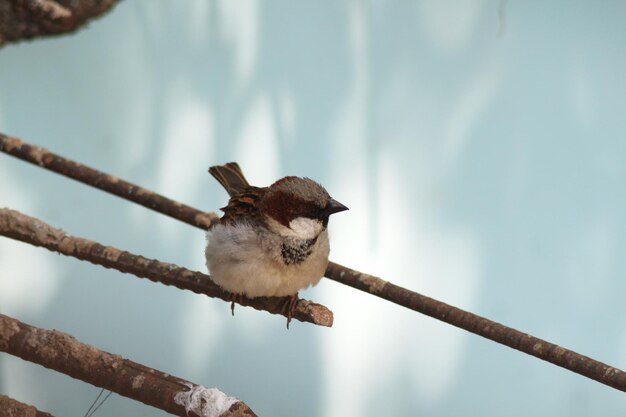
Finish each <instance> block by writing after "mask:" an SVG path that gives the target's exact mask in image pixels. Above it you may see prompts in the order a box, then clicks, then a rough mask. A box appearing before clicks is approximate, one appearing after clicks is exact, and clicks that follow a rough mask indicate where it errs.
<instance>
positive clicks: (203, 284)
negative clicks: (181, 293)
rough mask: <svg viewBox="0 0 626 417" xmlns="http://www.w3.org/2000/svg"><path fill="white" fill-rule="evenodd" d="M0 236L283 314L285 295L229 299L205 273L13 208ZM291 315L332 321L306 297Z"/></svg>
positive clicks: (3, 218) (1, 218)
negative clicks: (70, 231)
mask: <svg viewBox="0 0 626 417" xmlns="http://www.w3.org/2000/svg"><path fill="white" fill-rule="evenodd" d="M0 235H3V236H6V237H10V238H12V239H16V240H20V241H22V242H26V243H30V244H31V245H35V246H42V247H44V248H46V249H48V250H51V251H54V252H58V253H61V254H63V255H67V256H72V257H74V258H77V259H80V260H83V261H89V262H91V263H93V264H96V265H101V266H104V267H106V268H113V269H116V270H118V271H120V272H126V273H129V274H133V275H135V276H138V277H140V278H147V279H149V280H151V281H154V282H160V283H162V284H165V285H173V286H175V287H177V288H181V289H185V290H191V291H193V292H195V293H198V294H205V295H208V296H209V297H214V298H220V299H222V300H224V301H228V302H230V301H233V299H234V300H235V302H237V303H239V304H241V305H243V306H249V307H252V308H255V309H257V310H264V311H267V312H269V313H272V314H282V315H286V313H285V308H284V306H285V303H286V300H287V299H289V297H257V298H246V297H239V296H237V297H234V298H233V295H232V294H231V293H229V292H227V291H224V290H223V289H222V288H221V287H219V286H218V285H217V284H215V283H213V281H211V278H210V277H209V276H208V275H206V274H203V273H201V272H196V271H190V270H188V269H186V268H182V267H180V266H177V265H174V264H170V263H166V262H160V261H157V260H155V259H147V258H144V257H143V256H139V255H134V254H132V253H130V252H125V251H122V250H120V249H117V248H114V247H112V246H103V245H101V244H100V243H97V242H94V241H91V240H87V239H83V238H80V237H75V236H70V235H67V234H66V233H65V232H64V231H62V230H61V229H56V228H54V227H52V226H50V225H48V224H46V223H44V222H42V221H41V220H39V219H36V218H34V217H30V216H26V215H24V214H22V213H20V212H18V211H15V210H11V209H7V208H2V209H0ZM293 318H294V319H297V320H300V321H303V322H309V323H313V324H318V325H321V326H327V327H331V326H332V323H333V314H332V312H331V311H330V310H328V309H327V308H326V307H324V306H322V305H319V304H316V303H313V302H311V301H307V300H298V302H297V303H296V308H295V311H294V312H293Z"/></svg>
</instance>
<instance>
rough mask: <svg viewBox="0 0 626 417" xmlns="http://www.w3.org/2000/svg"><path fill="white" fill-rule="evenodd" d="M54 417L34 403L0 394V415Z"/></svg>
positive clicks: (2, 416) (1, 416) (3, 416)
mask: <svg viewBox="0 0 626 417" xmlns="http://www.w3.org/2000/svg"><path fill="white" fill-rule="evenodd" d="M17 416H20V417H53V415H52V414H50V413H46V412H44V411H39V410H38V409H36V408H35V407H33V406H32V405H28V404H24V403H23V402H20V401H17V400H14V399H13V398H11V397H7V396H6V395H1V394H0V417H17Z"/></svg>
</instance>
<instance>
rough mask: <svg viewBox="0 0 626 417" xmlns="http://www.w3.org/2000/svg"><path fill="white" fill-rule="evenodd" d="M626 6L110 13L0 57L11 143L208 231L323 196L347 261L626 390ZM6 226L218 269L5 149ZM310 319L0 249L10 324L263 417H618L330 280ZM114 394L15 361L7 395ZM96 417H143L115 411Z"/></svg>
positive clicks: (7, 362)
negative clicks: (155, 200)
mask: <svg viewBox="0 0 626 417" xmlns="http://www.w3.org/2000/svg"><path fill="white" fill-rule="evenodd" d="M624 22H626V3H625V2H623V1H603V2H593V1H586V2H584V1H551V2H545V1H519V0H517V1H515V0H511V1H509V2H507V3H504V2H500V1H452V0H448V1H430V2H425V1H424V2H392V1H376V2H366V1H334V2H330V1H326V2H317V1H315V2H314V1H307V2H290V1H280V2H276V1H273V2H259V1H219V2H214V1H201V0H197V1H187V2H176V1H164V0H161V1H140V0H126V1H123V2H121V3H120V4H119V5H118V6H117V7H116V8H115V9H114V10H113V11H112V13H110V14H109V15H107V16H106V17H104V18H102V19H100V20H97V21H94V22H92V23H91V24H90V25H89V28H88V29H86V30H83V31H81V32H79V33H78V34H77V35H75V36H68V37H61V38H54V39H48V40H38V41H36V42H29V43H22V44H19V45H9V46H7V47H5V48H3V49H0V131H2V132H4V133H7V134H11V135H15V136H18V137H21V138H23V139H24V140H26V141H30V142H32V143H35V144H38V145H41V146H45V147H47V148H49V149H51V150H52V151H54V152H57V153H59V154H61V155H64V156H66V157H68V158H71V159H74V160H77V161H81V162H84V163H86V164H89V165H91V166H94V167H96V168H99V169H102V170H104V171H107V172H110V173H112V174H115V175H118V176H120V177H122V178H125V179H128V180H130V181H133V182H136V183H138V184H140V185H143V186H145V187H148V188H150V189H153V190H156V191H158V192H160V193H163V194H165V195H167V196H169V197H172V198H175V199H178V200H180V201H184V202H186V203H188V204H190V205H192V206H195V207H199V208H202V209H205V210H216V209H217V208H219V207H222V206H223V205H224V204H225V201H226V194H225V193H224V192H223V191H222V190H221V189H220V187H219V185H218V184H217V183H216V182H215V181H214V180H213V179H212V178H211V177H210V176H209V175H208V174H207V173H206V169H207V167H208V166H210V165H212V164H218V163H223V162H226V161H230V160H237V161H239V162H240V163H241V165H242V166H243V167H244V169H245V171H246V173H247V175H248V177H249V179H250V180H251V181H252V182H253V183H255V184H258V185H266V184H268V183H270V182H272V181H273V180H275V179H277V178H279V177H280V176H283V175H286V174H297V175H302V176H310V177H312V178H314V179H316V180H318V181H320V182H322V183H323V184H324V185H326V186H327V188H328V189H329V191H330V192H331V194H332V195H333V196H334V197H335V198H337V199H338V200H339V201H341V202H343V203H345V204H346V205H348V206H349V207H350V208H351V210H350V211H349V212H346V213H342V214H340V215H337V216H335V217H334V218H333V220H332V221H331V232H332V235H333V242H332V243H333V244H332V248H333V250H332V254H331V258H332V259H333V260H335V261H337V262H340V263H342V264H345V265H348V266H351V267H354V268H356V269H359V270H363V271H367V272H371V273H374V274H378V275H380V276H382V277H383V278H385V279H388V280H391V281H393V282H396V283H398V284H401V285H404V286H406V287H409V288H411V289H414V290H416V291H419V292H422V293H424V294H427V295H430V296H433V297H436V298H439V299H441V300H444V301H446V302H449V303H452V304H454V305H457V306H459V307H463V308H466V309H469V310H471V311H473V312H476V313H479V314H482V315H485V316H487V317H489V318H491V319H493V320H497V321H500V322H503V323H505V324H508V325H511V326H513V327H516V328H519V329H520V330H522V331H526V332H529V333H531V334H534V335H536V336H539V337H544V338H546V339H548V340H550V341H552V342H555V343H558V344H561V345H563V346H566V347H569V348H572V349H574V350H577V351H579V352H581V353H583V354H586V355H589V356H592V357H594V358H596V359H599V360H602V361H605V362H607V363H609V364H612V365H615V366H618V367H620V368H622V369H624V368H626V320H625V316H624V314H625V312H626V309H625V307H624V298H625V297H624V293H625V291H626V280H625V278H624V274H625V272H626V263H625V261H624V253H625V251H626V237H625V236H626V220H625V217H624V216H625V215H624V213H625V212H626V194H625V187H624V183H625V180H626V169H625V167H624V159H625V157H626V145H625V141H624V137H625V134H626V115H625V98H626V75H625V74H626V25H625V24H624ZM0 206H8V207H12V208H15V209H18V210H21V211H23V212H25V213H28V214H31V215H34V216H37V217H39V218H42V219H43V220H45V221H46V222H49V223H50V224H52V225H55V226H59V227H62V228H63V229H65V230H66V231H67V232H69V233H71V234H75V235H78V236H83V237H87V238H90V239H94V240H97V241H99V242H102V243H105V244H110V245H114V246H117V247H119V248H123V249H126V250H129V251H132V252H135V253H140V254H143V255H145V256H148V257H154V258H157V259H161V260H164V261H170V262H175V263H177V264H180V265H183V266H186V267H188V268H192V269H196V270H204V269H205V268H204V262H203V254H202V251H203V244H204V236H203V233H202V232H201V231H199V230H197V229H194V228H192V227H189V226H187V225H185V224H182V223H179V222H177V221H175V220H172V219H169V218H167V217H165V216H161V215H157V214H154V213H152V212H151V211H148V210H146V209H144V208H141V207H138V206H135V205H133V204H130V203H128V202H126V201H123V200H120V199H118V198H116V197H112V196H110V195H107V194H105V193H102V192H99V191H96V190H93V189H91V188H88V187H86V186H84V185H81V184H78V183H75V182H72V181H70V180H67V179H65V178H62V177H60V176H57V175H54V174H50V173H48V172H45V171H43V170H41V169H39V168H37V167H34V166H32V165H28V164H25V163H23V162H20V161H18V160H15V159H13V158H10V157H8V156H6V155H4V156H3V155H0ZM303 296H305V297H307V298H311V299H314V300H316V301H319V302H321V303H323V304H325V305H327V306H329V307H330V308H331V309H332V310H333V311H334V313H335V326H334V327H333V328H332V329H326V328H318V327H315V326H312V325H308V324H302V323H295V324H294V325H293V326H292V329H291V330H289V331H286V330H285V328H284V325H285V322H284V320H283V319H282V318H280V317H277V316H271V315H268V314H266V313H263V312H257V311H254V310H250V309H244V308H238V309H237V311H236V315H235V317H234V318H233V317H231V316H230V309H229V306H228V305H227V304H226V303H224V302H221V301H216V300H212V299H208V298H206V297H204V296H200V295H195V294H192V293H190V292H183V291H179V290H176V289H174V288H169V287H165V286H162V285H156V284H153V283H151V282H148V281H146V280H139V279H136V278H134V277H132V276H129V275H124V274H120V273H117V272H115V271H111V270H105V269H103V268H101V267H97V266H93V265H90V264H87V263H84V262H79V261H77V260H74V259H70V258H66V257H62V256H58V255H56V254H52V253H50V252H47V251H46V250H44V249H38V248H34V247H31V246H28V245H26V244H23V243H19V242H14V241H9V240H7V239H4V238H2V239H0V312H2V313H4V314H9V315H11V316H14V317H17V318H19V319H20V320H22V321H25V322H27V323H30V324H33V325H36V326H41V327H45V328H56V329H59V330H63V331H65V332H68V333H70V334H72V335H74V336H75V337H77V338H78V339H79V340H81V341H84V342H87V343H91V344H94V345H96V346H98V347H100V348H102V349H104V350H107V351H110V352H114V353H118V354H121V355H123V356H125V357H128V358H130V359H132V360H135V361H137V362H140V363H143V364H146V365H148V366H151V367H155V368H157V369H160V370H163V371H166V372H169V373H172V374H175V375H178V376H181V377H183V378H186V379H189V380H191V381H194V382H196V383H200V384H203V385H206V386H217V387H219V388H220V389H221V390H222V391H224V392H226V393H228V394H230V395H234V396H237V397H239V398H241V399H243V400H245V401H246V402H247V403H248V404H249V405H250V406H251V407H252V409H253V410H255V411H256V412H257V413H258V414H259V415H260V416H293V415H299V416H327V417H334V416H342V417H351V416H355V417H356V416H359V417H360V416H364V417H367V416H381V415H389V416H400V415H428V416H485V415H500V416H524V417H525V416H529V415H533V416H534V415H539V416H575V417H576V416H588V415H593V416H615V415H622V414H623V413H624V409H626V396H624V394H623V393H620V392H618V391H616V390H613V389H611V388H608V387H605V386H602V385H600V384H598V383H596V382H593V381H590V380H587V379H585V378H583V377H580V376H578V375H575V374H572V373H570V372H567V371H565V370H562V369H559V368H556V367H554V366H552V365H550V364H547V363H544V362H541V361H539V360H537V359H534V358H531V357H529V356H526V355H524V354H521V353H519V352H516V351H513V350H511V349H508V348H505V347H502V346H500V345H497V344H495V343H493V342H489V341H486V340H484V339H481V338H479V337H477V336H474V335H471V334H468V333H466V332H464V331H461V330H458V329H456V328H453V327H451V326H448V325H447V324H444V323H441V322H438V321H436V320H434V319H431V318H428V317H423V316H421V315H419V314H417V313H413V312H410V311H408V310H406V309H403V308H400V307H397V306H395V305H392V304H390V303H387V302H385V301H382V300H379V299H376V298H374V297H372V296H369V295H366V294H363V293H360V292H358V291H356V290H353V289H351V288H347V287H344V286H342V285H340V284H337V283H334V282H332V281H329V280H323V281H322V282H321V283H320V284H319V285H318V286H317V287H316V288H315V289H313V290H308V291H305V292H304V293H303ZM98 391H99V390H98V389H96V388H94V387H92V386H90V385H87V384H84V383H82V382H79V381H75V380H72V379H70V378H68V377H65V376H62V375H60V374H57V373H55V372H52V371H48V370H45V369H43V368H41V367H39V366H36V365H32V364H30V363H26V362H23V361H21V360H19V359H16V358H13V357H9V356H7V355H0V392H2V393H5V394H8V395H10V396H12V397H14V398H17V399H20V400H22V401H25V402H28V403H31V404H34V405H36V406H38V407H40V408H41V409H43V410H46V411H49V412H52V413H53V414H55V415H56V416H81V415H83V414H84V412H85V410H86V409H87V407H88V405H89V403H90V402H91V401H92V399H93V398H94V397H95V396H96V394H97V393H98ZM97 415H98V416H101V417H104V416H117V415H133V416H155V415H163V413H161V412H160V411H158V410H155V409H152V408H150V407H147V406H144V405H142V404H139V403H136V402H133V401H131V400H127V399H124V398H121V397H119V396H117V395H114V396H112V397H111V398H110V399H109V400H108V402H107V403H106V405H105V406H104V407H103V408H101V409H100V410H99V411H98V414H97Z"/></svg>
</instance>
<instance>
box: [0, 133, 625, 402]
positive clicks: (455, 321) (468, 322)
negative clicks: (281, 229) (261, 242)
mask: <svg viewBox="0 0 626 417" xmlns="http://www.w3.org/2000/svg"><path fill="white" fill-rule="evenodd" d="M0 151H2V152H5V153H7V154H9V155H12V156H15V157H17V158H20V159H23V160H25V161H28V162H31V163H34V164H37V165H39V166H41V167H43V168H46V169H49V170H51V171H54V172H57V173H59V174H62V175H66V174H65V173H64V172H68V171H72V170H71V169H70V168H69V167H80V169H79V171H80V170H83V169H85V170H91V168H88V167H85V166H84V165H80V164H77V163H76V162H73V161H69V160H67V159H64V158H62V157H60V156H58V155H55V154H53V153H51V152H49V151H48V150H46V149H43V148H40V147H38V146H34V145H30V144H27V143H24V142H22V141H21V140H19V139H16V138H12V137H9V136H6V135H2V134H0ZM96 172H97V171H96ZM99 174H100V175H98V176H97V178H99V179H100V181H91V180H89V179H88V176H86V175H77V174H76V173H73V174H72V175H68V176H70V177H71V178H74V179H77V180H79V181H82V182H84V183H85V184H87V185H90V186H92V187H96V188H99V189H102V190H104V191H109V189H110V188H111V187H112V185H113V184H109V182H110V181H109V180H107V177H108V176H107V175H106V174H103V173H99ZM111 178H114V177H111ZM131 185H132V184H131ZM132 187H137V186H135V185H132ZM138 188H139V187H138ZM109 192H111V191H109ZM115 194H116V195H118V196H119V197H122V198H124V199H126V200H129V201H132V202H135V203H137V204H140V205H143V206H145V207H148V208H150V209H152V210H155V211H159V212H161V213H163V214H166V215H168V216H170V217H173V218H175V219H177V220H180V221H182V222H184V223H187V224H190V225H192V226H195V227H199V228H201V229H207V228H208V226H209V224H210V223H211V222H212V221H215V220H210V221H209V223H208V224H207V223H205V222H199V221H197V220H196V219H198V218H202V219H209V217H206V216H215V215H214V214H212V213H204V212H202V211H200V210H197V209H194V208H191V207H188V206H185V207H187V209H186V211H185V213H184V214H178V213H176V210H175V208H176V207H177V206H179V205H180V203H176V202H173V201H172V200H170V199H168V198H165V197H163V196H161V195H159V194H157V193H155V192H153V191H149V190H146V189H142V197H141V199H139V198H137V197H136V196H134V195H132V193H131V194H128V195H126V194H122V193H120V194H117V193H115ZM203 216H204V217H203ZM210 218H211V219H217V216H215V217H210ZM325 275H326V277H327V278H329V279H332V280H334V281H337V282H340V283H342V284H344V285H347V286H350V287H352V288H356V289H358V290H361V291H364V292H367V293H369V294H372V295H375V296H376V297H380V298H383V299H385V300H387V301H390V302H392V303H395V304H398V305H401V306H404V307H406V308H409V309H411V310H414V311H417V312H419V313H422V314H425V315H427V316H430V317H433V318H435V319H437V320H441V321H444V322H446V323H448V324H451V325H453V326H456V327H459V328H461V329H464V330H467V331H468V332H471V333H474V334H477V335H479V336H482V337H485V338H487V339H489V340H492V341H494V342H496V343H500V344H502V345H505V346H508V347H510V348H513V349H517V350H519V351H521V352H524V353H526V354H528V355H532V356H535V357H537V358H539V359H542V360H544V361H547V362H550V363H552V364H554V365H556V366H559V367H561V368H564V369H568V370H570V371H572V372H574V373H577V374H579V375H583V376H586V377H587V378H591V379H593V380H595V381H597V382H600V383H601V384H604V385H608V386H610V387H613V388H615V389H618V390H620V391H626V374H625V373H624V372H623V371H621V370H619V369H617V368H615V367H612V366H608V365H606V364H604V363H602V362H599V361H596V360H595V359H592V358H589V357H587V356H583V355H581V354H579V353H576V352H574V351H571V350H569V349H565V348H563V347H560V346H557V345H555V344H553V343H550V342H547V341H545V340H542V339H539V338H536V337H533V336H531V335H529V334H526V333H522V332H520V331H518V330H515V329H513V328H511V327H507V326H505V325H502V324H499V323H496V322H494V321H491V320H488V319H486V318H484V317H481V316H478V315H476V314H473V313H471V312H469V311H465V310H461V309H459V308H456V307H453V306H450V305H448V304H446V303H444V302H442V301H439V300H435V299H433V298H429V297H426V296H424V295H422V294H419V293H417V292H414V291H411V290H408V289H406V288H402V287H399V286H397V285H394V284H392V283H390V282H388V281H385V280H383V279H380V278H378V277H375V276H372V275H368V274H365V273H362V272H359V271H356V270H354V269H351V268H348V267H345V266H342V265H339V264H336V263H334V262H330V263H329V264H328V268H327V269H326V274H325Z"/></svg>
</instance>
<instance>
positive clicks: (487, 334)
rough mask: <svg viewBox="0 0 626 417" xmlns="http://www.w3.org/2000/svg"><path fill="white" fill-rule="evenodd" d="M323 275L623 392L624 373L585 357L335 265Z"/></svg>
mask: <svg viewBox="0 0 626 417" xmlns="http://www.w3.org/2000/svg"><path fill="white" fill-rule="evenodd" d="M326 274H327V276H328V277H329V278H331V279H334V280H336V281H338V282H341V283H342V284H345V285H348V286H350V287H354V288H358V289H360V290H362V291H365V292H369V293H372V294H375V295H376V296H378V297H381V298H384V299H385V300H388V301H391V302H393V303H396V304H399V305H401V306H404V307H406V308H409V309H411V310H415V311H417V312H420V313H422V314H425V315H427V316H430V317H434V318H436V319H438V320H441V321H444V322H446V323H448V324H451V325H453V326H456V327H459V328H461V329H464V330H467V331H468V332H471V333H474V334H477V335H479V336H482V337H484V338H487V339H489V340H492V341H494V342H498V343H501V344H503V345H505V346H508V347H511V348H513V349H517V350H519V351H521V352H524V353H527V354H529V355H532V356H535V357H537V358H539V359H543V360H544V361H547V362H550V363H553V364H554V365H557V366H560V367H562V368H565V369H569V370H570V371H572V372H575V373H577V374H580V375H584V376H586V377H587V378H591V379H593V380H596V381H598V382H600V383H602V384H605V385H608V386H610V387H613V388H615V389H618V390H620V391H626V373H624V372H623V371H621V370H619V369H617V368H613V367H611V366H608V365H606V364H604V363H602V362H598V361H596V360H594V359H591V358H589V357H587V356H583V355H581V354H579V353H576V352H573V351H571V350H568V349H565V348H562V347H561V346H557V345H555V344H553V343H550V342H546V341H545V340H542V339H539V338H537V337H534V336H531V335H529V334H526V333H522V332H520V331H518V330H515V329H512V328H510V327H507V326H504V325H502V324H500V323H496V322H495V321H491V320H489V319H486V318H484V317H481V316H478V315H476V314H473V313H470V312H469V311H465V310H461V309H460V308H456V307H453V306H451V305H449V304H446V303H444V302H441V301H439V300H435V299H433V298H430V297H426V296H424V295H421V294H418V293H416V292H413V291H409V290H407V289H406V288H402V287H399V286H397V285H394V284H392V283H391V282H387V281H384V280H382V279H380V278H376V277H374V276H371V275H367V274H363V273H361V272H358V271H354V270H351V269H348V268H345V267H343V266H341V265H337V264H335V263H330V264H329V265H328V269H327V270H326Z"/></svg>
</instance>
